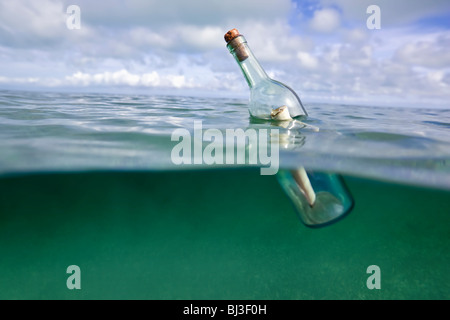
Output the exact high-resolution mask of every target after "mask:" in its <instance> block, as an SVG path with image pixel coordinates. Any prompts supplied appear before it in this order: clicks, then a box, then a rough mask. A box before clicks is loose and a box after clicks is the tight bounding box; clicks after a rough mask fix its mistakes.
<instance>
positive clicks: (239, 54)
mask: <svg viewBox="0 0 450 320" xmlns="http://www.w3.org/2000/svg"><path fill="white" fill-rule="evenodd" d="M224 38H225V41H226V42H227V48H228V50H229V51H230V53H231V54H232V55H233V56H234V58H235V59H236V62H237V63H238V64H239V66H240V68H241V70H242V72H243V73H244V77H245V79H246V80H247V83H248V86H249V87H250V101H249V112H250V115H251V116H253V117H255V118H259V119H273V120H283V121H284V120H289V119H290V118H296V117H300V116H307V115H308V114H307V113H306V110H305V108H304V107H303V104H302V102H301V101H300V98H299V97H298V96H297V94H296V93H295V92H294V90H292V89H291V88H289V87H288V86H286V85H285V84H283V83H281V82H279V81H276V80H273V79H271V78H269V77H268V76H267V74H266V72H265V71H264V69H263V68H262V67H261V65H260V64H259V62H258V60H256V58H255V56H254V55H253V53H252V51H251V50H250V48H249V46H248V44H247V41H246V40H245V37H244V36H243V35H241V34H239V31H238V30H236V29H232V30H230V31H228V32H227V33H226V34H225V37H224ZM286 109H287V110H286Z"/></svg>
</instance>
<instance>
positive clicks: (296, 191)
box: [224, 29, 354, 227]
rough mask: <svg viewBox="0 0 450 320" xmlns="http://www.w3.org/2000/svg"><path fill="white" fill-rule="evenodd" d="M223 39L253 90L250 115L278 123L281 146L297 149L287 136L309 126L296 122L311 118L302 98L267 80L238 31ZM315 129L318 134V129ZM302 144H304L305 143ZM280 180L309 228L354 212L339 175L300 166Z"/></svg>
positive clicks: (282, 172)
mask: <svg viewBox="0 0 450 320" xmlns="http://www.w3.org/2000/svg"><path fill="white" fill-rule="evenodd" d="M224 38H225V41H226V42H227V48H228V50H229V51H230V53H231V54H232V55H233V56H234V58H235V59H236V61H237V63H238V64H239V66H240V68H241V70H242V72H243V74H244V77H245V79H246V80H247V83H248V86H249V87H250V102H249V112H250V115H251V116H253V117H255V118H259V119H270V120H276V121H273V122H271V124H272V125H275V126H279V127H283V128H285V129H286V128H288V129H287V131H288V132H287V133H283V134H280V141H279V143H280V144H283V145H284V146H285V148H286V149H291V148H295V147H297V144H298V142H296V141H297V140H293V142H290V141H291V140H290V139H284V136H288V138H289V137H292V136H296V135H295V132H294V134H292V133H291V132H290V131H293V130H294V128H295V127H296V126H295V125H296V124H300V125H301V126H303V127H304V126H306V125H305V124H303V123H302V122H300V121H298V120H297V119H295V118H296V117H301V116H307V115H308V114H307V112H306V110H305V108H304V107H303V104H302V102H301V101H300V98H299V97H298V96H297V94H296V93H295V92H294V91H293V90H292V89H291V88H289V87H288V86H286V85H284V84H282V83H281V82H278V81H275V80H273V79H270V78H269V77H268V76H267V74H266V72H265V71H264V69H263V68H262V67H261V65H260V64H259V63H258V61H257V60H256V58H255V56H254V55H253V53H252V52H251V50H250V48H249V47H248V45H247V41H246V40H245V38H244V36H243V35H241V34H239V32H238V31H237V30H236V29H232V30H230V31H228V32H227V33H226V34H225V37H224ZM257 121H261V120H257ZM263 122H264V121H263ZM314 129H317V130H314V131H318V128H314ZM301 142H302V144H303V143H304V142H303V140H301ZM277 178H278V181H279V183H280V185H281V187H282V188H283V190H284V191H285V193H286V194H287V196H288V197H289V198H290V199H291V201H292V204H293V205H294V208H295V209H296V211H297V213H298V215H299V217H300V219H301V220H302V222H303V223H304V224H305V225H306V226H308V227H322V226H325V225H329V224H331V223H334V222H336V221H338V220H340V219H341V218H342V217H344V216H346V215H347V214H348V213H349V212H350V211H351V210H352V209H353V206H354V200H353V197H352V195H351V193H350V191H349V190H348V189H347V187H346V185H345V182H344V179H343V178H342V177H341V176H340V175H338V174H333V173H325V172H311V171H309V172H307V171H306V169H305V168H304V167H303V166H298V167H297V168H296V169H283V168H282V169H280V171H279V172H278V173H277Z"/></svg>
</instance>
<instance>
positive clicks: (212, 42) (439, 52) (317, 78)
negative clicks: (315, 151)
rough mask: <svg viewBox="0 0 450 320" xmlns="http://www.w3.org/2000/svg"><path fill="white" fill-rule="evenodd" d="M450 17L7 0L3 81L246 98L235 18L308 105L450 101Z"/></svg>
mask: <svg viewBox="0 0 450 320" xmlns="http://www.w3.org/2000/svg"><path fill="white" fill-rule="evenodd" d="M72 4H75V5H78V6H79V7H80V10H81V28H80V29H75V30H70V29H68V28H67V25H66V21H67V19H68V17H69V15H68V14H67V13H66V9H67V7H68V6H69V5H72ZM372 4H375V5H378V6H379V7H380V9H381V29H379V30H370V29H368V28H367V25H366V21H367V19H368V17H369V16H370V14H367V13H366V9H367V7H368V6H369V5H372ZM449 21H450V1H448V0H431V1H423V0H420V1H407V0H391V1H386V0H378V1H373V0H370V1H366V0H358V1H357V0H307V1H300V0H297V1H294V0H274V1H268V0H259V1H257V0H251V1H248V0H229V1H223V0H221V1H214V0H209V1H198V0H191V1H184V0H164V1H161V0H146V1H144V0H129V1H121V0H110V1H87V0H81V1H75V0H70V1H63V0H40V1H36V0H15V1H10V0H0V88H4V89H27V90H46V91H60V90H65V91H66V90H69V91H90V92H124V93H128V92H130V93H147V94H189V95H211V96H227V97H247V96H248V88H247V84H246V82H245V80H244V78H243V76H242V75H241V74H240V70H239V68H238V66H237V64H236V62H235V61H234V60H233V58H232V56H231V55H230V54H229V53H228V51H227V49H226V47H225V42H224V40H223V35H224V34H225V32H226V31H228V30H229V29H231V28H234V27H236V28H238V29H239V31H240V32H241V33H242V34H244V35H245V36H246V38H247V41H248V42H249V45H250V46H251V48H252V50H253V52H254V53H255V55H256V57H257V58H258V60H259V61H260V62H261V64H262V65H263V67H264V68H265V69H266V71H267V72H268V74H269V75H270V76H271V77H273V78H275V79H277V80H279V81H281V82H284V83H286V84H288V85H289V86H291V87H293V88H294V89H295V90H296V91H297V93H298V94H299V95H300V96H301V97H302V99H303V100H304V101H305V102H308V101H310V102H330V103H343V104H346V103H351V104H366V105H367V104H369V105H370V104H372V105H386V106H389V105H392V106H394V105H402V106H416V107H445V108H448V107H450V105H449V102H448V101H450V90H449V89H450V54H449V53H448V52H449V51H450V50H449V49H450V22H449Z"/></svg>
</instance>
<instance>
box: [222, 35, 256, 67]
mask: <svg viewBox="0 0 450 320" xmlns="http://www.w3.org/2000/svg"><path fill="white" fill-rule="evenodd" d="M224 39H225V41H226V42H227V47H228V48H229V50H230V52H234V54H235V56H236V58H237V59H238V61H239V62H242V61H244V60H245V59H247V58H248V57H249V55H250V52H249V49H248V47H247V46H246V45H245V44H246V43H247V41H246V40H245V38H244V36H243V35H241V34H240V33H239V31H238V30H237V29H236V28H234V29H231V30H230V31H228V32H227V33H225V36H224Z"/></svg>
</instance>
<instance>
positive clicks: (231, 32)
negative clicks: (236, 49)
mask: <svg viewBox="0 0 450 320" xmlns="http://www.w3.org/2000/svg"><path fill="white" fill-rule="evenodd" d="M237 36H240V34H239V31H238V30H237V29H236V28H234V29H231V30H229V31H228V32H227V33H225V35H224V36H223V37H224V38H225V41H226V42H227V43H228V42H230V41H231V40H233V39H234V38H236V37H237Z"/></svg>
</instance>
